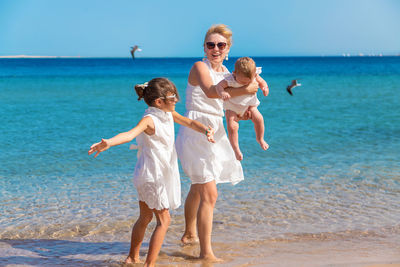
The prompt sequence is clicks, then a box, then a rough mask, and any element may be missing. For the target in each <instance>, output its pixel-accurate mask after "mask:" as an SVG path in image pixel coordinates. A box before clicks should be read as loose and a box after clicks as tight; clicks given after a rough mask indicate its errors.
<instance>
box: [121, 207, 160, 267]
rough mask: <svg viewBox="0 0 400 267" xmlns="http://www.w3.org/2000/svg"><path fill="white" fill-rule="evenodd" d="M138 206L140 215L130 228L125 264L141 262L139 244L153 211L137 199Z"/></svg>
mask: <svg viewBox="0 0 400 267" xmlns="http://www.w3.org/2000/svg"><path fill="white" fill-rule="evenodd" d="M139 207H140V215H139V219H137V221H136V223H135V225H134V226H133V229H132V237H131V249H130V251H129V255H128V257H127V258H126V260H125V263H126V264H129V263H139V262H141V261H140V259H139V252H140V246H141V245H142V241H143V237H144V234H145V232H146V228H147V225H148V224H149V223H150V222H151V219H152V218H153V211H152V210H151V209H150V208H149V207H148V206H147V205H146V203H144V202H142V201H139Z"/></svg>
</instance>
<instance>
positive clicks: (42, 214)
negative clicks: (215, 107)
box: [0, 57, 400, 266]
mask: <svg viewBox="0 0 400 267" xmlns="http://www.w3.org/2000/svg"><path fill="white" fill-rule="evenodd" d="M195 60H197V59H138V60H135V61H132V60H130V59H2V60H0V121H1V124H0V132H1V134H0V136H1V138H0V147H1V149H0V151H1V153H0V161H1V162H2V164H1V166H0V203H1V205H0V214H1V216H0V265H5V264H30V265H48V266H57V265H67V266H69V265H74V266H79V265H81V266H85V265H86V266H87V265H99V266H101V265H105V266H110V265H118V264H119V261H120V260H122V259H123V258H124V256H125V255H126V254H127V252H128V250H129V238H130V231H131V226H132V224H133V222H134V221H135V219H136V218H137V216H138V206H137V198H136V191H135V189H134V187H133V184H132V182H131V177H132V174H133V169H134V165H135V162H136V154H135V152H134V151H131V150H129V149H128V147H129V144H126V145H122V146H120V147H115V148H113V149H111V150H109V151H107V152H106V153H104V154H102V155H100V157H98V158H96V159H93V158H91V157H89V156H88V155H87V150H88V148H89V146H90V145H91V144H92V143H94V142H96V141H98V140H99V138H100V137H111V136H113V135H115V134H116V133H118V132H121V131H125V130H128V129H130V128H132V127H133V126H134V125H135V124H136V123H137V122H138V120H139V118H140V116H141V115H142V114H143V111H144V109H145V104H144V103H143V102H142V101H141V102H138V101H137V100H136V99H137V97H136V96H135V93H134V90H133V85H134V84H135V83H142V82H144V81H147V80H149V79H151V78H153V77H157V76H164V77H168V78H170V79H171V80H172V81H173V82H174V83H175V84H176V85H177V87H178V90H179V92H180V94H181V97H182V100H181V102H180V103H179V104H178V106H177V110H178V111H179V112H181V113H183V112H184V92H185V85H186V79H187V74H188V72H189V70H190V66H191V65H192V64H193V62H194V61H195ZM255 60H256V63H257V65H258V66H262V67H263V74H262V76H263V77H264V78H265V80H266V81H267V82H268V84H269V87H270V95H269V96H268V97H266V98H265V97H263V96H262V94H259V99H260V101H261V105H260V107H259V109H260V111H261V112H262V114H263V115H264V118H265V124H266V141H267V142H268V143H269V145H270V148H269V149H268V150H267V151H266V152H263V151H262V150H261V149H260V148H259V145H258V144H257V142H256V141H255V135H254V131H253V128H252V124H251V122H249V121H246V122H241V123H240V132H239V135H240V146H241V149H242V152H243V154H244V160H243V162H242V164H243V168H244V172H245V181H243V182H241V183H240V184H238V185H236V186H232V185H228V184H224V185H219V200H218V202H217V206H216V209H215V215H214V221H215V222H214V232H213V241H214V247H215V250H216V253H217V255H218V256H221V257H223V258H224V259H225V260H226V263H224V264H222V265H226V266H232V265H236V266H240V265H241V266H244V265H245V264H249V265H253V266H258V265H259V266H265V265H267V266H268V264H269V265H270V266H299V265H296V264H299V262H303V263H305V262H308V261H309V260H308V259H311V261H312V262H314V266H324V265H326V266H328V265H327V264H331V265H329V266H336V265H337V266H346V265H345V264H347V263H349V262H350V263H351V264H350V265H347V266H362V264H363V263H365V262H372V263H373V262H384V261H385V260H384V259H383V258H379V256H380V255H384V256H387V258H386V259H387V260H388V261H390V260H392V261H393V262H395V261H396V260H397V261H400V258H399V256H398V255H400V253H397V252H399V251H400V247H399V244H400V224H399V221H400V213H399V210H400V194H399V193H400V164H399V158H400V152H399V151H400V107H399V105H398V102H399V99H400V88H399V84H400V58H399V57H383V58H380V57H379V58H378V57H374V58H370V57H363V58H361V57H360V58H358V57H357V58H255ZM233 63H234V59H230V60H229V61H228V64H227V66H228V68H229V69H230V70H232V69H233ZM294 78H298V79H300V82H301V83H302V86H301V87H297V88H295V89H294V90H293V91H294V95H293V96H290V95H289V94H288V93H287V92H286V90H285V88H286V85H287V84H289V83H290V81H291V80H292V79H294ZM177 129H178V127H177V128H176V131H177ZM181 174H182V196H183V199H184V197H185V195H186V194H187V192H188V188H189V180H188V178H187V177H186V176H185V175H184V174H183V173H181ZM171 213H172V215H173V219H172V225H171V227H170V229H169V231H168V234H167V237H166V241H165V244H164V246H163V253H162V255H161V256H160V262H162V263H163V264H166V265H169V264H178V265H185V264H191V265H193V264H194V265H196V264H197V263H196V262H193V259H192V258H191V257H193V256H196V255H197V253H198V250H197V247H189V248H187V247H185V248H181V247H180V246H179V242H178V241H179V239H180V236H181V234H182V231H183V221H184V220H183V207H180V208H179V209H177V210H175V211H172V212H171ZM153 225H154V223H153ZM149 235H150V233H148V234H147V236H146V237H147V239H146V240H147V241H146V242H148V238H149ZM146 246H147V243H145V244H144V247H143V253H145V251H146ZM332 251H334V252H332ZM335 255H336V256H337V255H339V256H341V257H339V258H342V261H340V260H337V257H334V256H335ZM352 255H353V257H352ZM285 257H286V258H289V260H286V261H285V260H284V259H285ZM44 259H46V262H45V261H44ZM324 259H325V260H324ZM326 259H327V260H326ZM334 259H335V260H334ZM341 264H344V265H341ZM358 264H360V265H358ZM218 265H221V264H218ZM303 266H311V264H310V265H309V264H303Z"/></svg>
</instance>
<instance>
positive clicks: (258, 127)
mask: <svg viewBox="0 0 400 267" xmlns="http://www.w3.org/2000/svg"><path fill="white" fill-rule="evenodd" d="M249 110H250V112H251V120H252V121H253V123H254V130H255V132H256V140H257V142H258V143H259V144H260V146H261V148H262V149H263V150H267V149H268V147H269V145H268V144H267V142H265V140H264V118H263V116H262V115H261V113H260V111H258V109H257V107H253V106H252V107H250V108H249Z"/></svg>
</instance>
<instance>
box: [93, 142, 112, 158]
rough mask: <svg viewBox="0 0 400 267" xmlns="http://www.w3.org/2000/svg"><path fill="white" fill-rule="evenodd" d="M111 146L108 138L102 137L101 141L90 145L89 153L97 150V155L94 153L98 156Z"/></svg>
mask: <svg viewBox="0 0 400 267" xmlns="http://www.w3.org/2000/svg"><path fill="white" fill-rule="evenodd" d="M109 148H110V144H109V143H108V140H107V139H101V142H99V143H96V144H93V145H92V146H91V147H90V149H89V151H88V154H89V155H92V154H93V153H94V152H97V153H96V155H94V157H97V156H98V155H99V154H100V152H103V151H106V150H107V149H109Z"/></svg>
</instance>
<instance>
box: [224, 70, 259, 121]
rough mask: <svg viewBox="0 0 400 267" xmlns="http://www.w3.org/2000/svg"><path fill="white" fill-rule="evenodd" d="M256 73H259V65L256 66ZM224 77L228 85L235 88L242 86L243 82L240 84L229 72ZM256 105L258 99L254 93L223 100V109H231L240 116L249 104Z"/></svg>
mask: <svg viewBox="0 0 400 267" xmlns="http://www.w3.org/2000/svg"><path fill="white" fill-rule="evenodd" d="M256 73H257V74H261V67H257V71H256ZM224 79H225V80H226V82H227V84H228V86H229V87H233V88H236V87H241V86H243V84H240V83H238V82H237V81H236V80H235V77H234V76H233V74H231V73H228V74H226V75H225V76H224ZM258 105H260V101H259V100H258V98H257V95H256V94H254V95H241V96H235V97H231V98H230V99H228V100H226V101H224V109H225V110H232V111H234V112H235V113H236V114H239V115H240V116H243V115H244V113H245V112H246V110H247V109H248V108H249V107H250V106H254V107H257V106H258Z"/></svg>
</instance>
